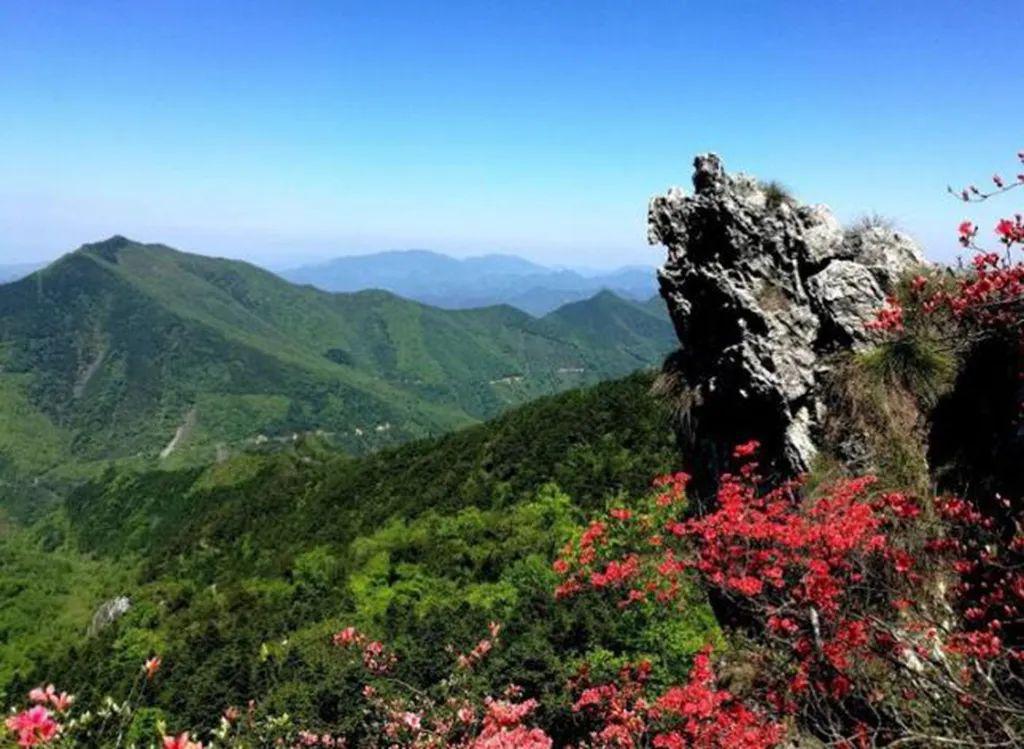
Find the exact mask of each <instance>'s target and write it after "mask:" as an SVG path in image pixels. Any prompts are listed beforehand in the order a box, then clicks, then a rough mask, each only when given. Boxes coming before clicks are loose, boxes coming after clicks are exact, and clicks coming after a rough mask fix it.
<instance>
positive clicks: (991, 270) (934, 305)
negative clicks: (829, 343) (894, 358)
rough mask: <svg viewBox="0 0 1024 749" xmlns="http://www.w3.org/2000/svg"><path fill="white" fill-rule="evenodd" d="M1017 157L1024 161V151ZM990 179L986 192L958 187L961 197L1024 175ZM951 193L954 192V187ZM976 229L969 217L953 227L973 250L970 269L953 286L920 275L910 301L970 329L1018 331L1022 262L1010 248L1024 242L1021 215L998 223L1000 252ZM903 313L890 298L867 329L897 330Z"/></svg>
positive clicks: (1023, 179) (1023, 296)
mask: <svg viewBox="0 0 1024 749" xmlns="http://www.w3.org/2000/svg"><path fill="white" fill-rule="evenodd" d="M1022 153H1024V152H1022ZM1017 157H1018V159H1019V160H1021V162H1022V163H1024V156H1022V154H1020V153H1019V154H1017ZM992 182H993V184H994V189H993V190H991V191H988V192H985V191H982V190H980V189H978V188H977V187H975V186H973V185H972V186H970V187H967V188H964V189H963V190H961V191H959V196H960V197H961V198H962V199H963V200H965V201H969V202H977V201H982V200H988V199H989V198H992V197H995V196H996V195H1000V194H1002V193H1005V192H1008V191H1010V190H1012V189H1015V188H1018V187H1020V186H1021V185H1024V174H1019V175H1017V179H1016V180H1014V181H1008V180H1004V179H1003V178H1002V177H1000V176H999V175H993V177H992ZM950 192H952V193H954V194H957V191H955V190H952V188H950ZM979 232H980V230H979V227H978V226H977V225H976V224H975V223H973V222H972V221H969V220H968V221H962V222H961V223H960V225H959V226H958V227H957V240H958V242H959V243H960V245H961V246H962V247H964V248H967V249H970V250H973V251H974V253H975V254H974V257H973V258H972V260H971V263H970V268H969V273H968V274H967V275H965V276H963V277H961V278H959V279H958V280H957V282H956V285H955V287H953V288H949V286H948V284H945V283H943V282H942V281H941V279H939V278H937V277H936V278H927V277H924V276H921V277H919V278H918V279H915V282H914V285H913V286H912V288H911V298H910V300H909V301H910V302H911V303H912V304H913V305H914V307H915V311H919V312H921V313H923V314H926V315H935V314H936V313H944V314H947V315H949V316H950V317H951V318H952V319H953V320H954V321H955V322H957V323H961V324H966V325H969V326H971V327H972V328H980V329H982V330H989V331H991V330H1010V331H1012V332H1013V333H1014V334H1016V335H1019V334H1020V333H1021V331H1022V325H1021V323H1022V314H1024V263H1022V262H1021V261H1020V260H1015V259H1014V258H1013V256H1012V253H1011V251H1012V249H1013V248H1015V247H1021V246H1024V216H1022V215H1021V214H1019V213H1018V214H1016V215H1015V216H1012V217H1009V218H1003V219H1000V220H999V221H998V222H997V223H996V225H995V227H994V234H995V237H996V238H997V240H998V242H999V243H1000V244H1001V245H1002V250H1001V251H998V252H997V251H994V250H991V249H986V248H984V247H982V246H980V245H979V244H978V235H979ZM903 313H904V310H903V308H902V307H901V305H900V303H899V302H896V301H895V300H890V301H889V303H888V304H887V305H886V306H885V307H884V308H883V309H882V310H880V311H879V312H878V319H877V320H876V321H875V322H874V323H872V325H871V327H873V328H877V329H881V330H888V331H893V332H897V333H898V332H901V331H902V330H903V324H902V318H903Z"/></svg>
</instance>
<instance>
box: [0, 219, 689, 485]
mask: <svg viewBox="0 0 1024 749" xmlns="http://www.w3.org/2000/svg"><path fill="white" fill-rule="evenodd" d="M674 342H675V337H674V335H673V333H672V330H671V326H670V324H669V323H668V321H667V317H666V316H665V314H664V312H663V311H661V312H660V313H659V311H658V310H656V309H653V310H652V309H650V308H647V307H645V306H644V305H642V304H637V303H633V302H630V301H626V300H623V299H620V298H618V297H616V296H614V295H612V294H608V293H604V294H599V295H598V296H597V297H595V298H593V299H591V300H587V301H584V302H580V303H577V304H573V305H569V306H567V307H565V308H562V309H560V310H557V311H555V312H553V313H551V314H550V315H548V316H546V317H544V318H541V319H535V318H532V317H530V316H529V315H527V314H525V313H523V312H521V311H519V310H517V309H514V308H512V307H507V306H497V307H488V308H482V309H469V310H442V309H438V308H434V307H429V306H426V305H423V304H420V303H416V302H412V301H408V300H405V299H402V298H400V297H397V296H394V295H392V294H390V293H387V292H382V291H366V292H358V293H352V294H332V293H327V292H323V291H319V290H316V289H314V288H311V287H308V286H295V285H293V284H290V283H288V282H286V281H283V280H282V279H280V278H278V277H277V276H275V275H273V274H271V273H269V272H266V271H263V270H261V269H259V268H256V267H254V266H252V265H249V264H246V263H242V262H236V261H229V260H223V259H216V258H210V257H203V256H198V255H191V254H186V253H182V252H178V251H176V250H173V249H171V248H168V247H164V246H162V245H149V244H139V243H136V242H133V241H130V240H128V239H125V238H123V237H114V238H112V239H109V240H107V241H104V242H100V243H96V244H89V245H85V246H83V247H82V248H80V249H79V250H77V251H76V252H73V253H71V254H69V255H66V256H64V257H63V258H61V259H60V260H58V261H57V262H55V263H54V264H53V265H51V266H49V267H47V268H46V269H44V270H41V271H39V272H37V273H34V274H32V275H31V276H29V277H27V278H25V279H22V280H21V281H18V282H16V283H12V284H7V285H3V286H0V476H6V477H10V476H19V477H22V478H30V479H38V478H39V477H40V476H47V475H59V476H67V475H69V474H72V475H73V474H76V473H81V472H82V471H83V470H86V469H87V468H88V466H89V465H90V464H93V463H102V462H105V461H109V460H120V461H129V462H135V463H140V464H145V465H157V464H158V465H162V466H164V467H173V466H175V465H183V464H190V463H196V462H208V461H211V460H214V459H219V460H223V459H224V458H226V457H227V456H228V455H230V454H233V453H237V452H239V451H242V450H253V449H258V448H259V447H260V446H261V445H269V446H274V445H280V444H284V443H287V442H288V441H291V440H294V439H296V438H297V437H298V435H300V434H303V433H310V432H319V433H320V436H321V437H322V438H323V439H324V440H326V441H327V442H329V443H330V444H332V445H335V446H339V447H341V448H343V449H344V450H346V451H348V452H350V453H353V454H361V453H365V452H368V451H371V450H374V449H378V448H380V447H383V446H387V445H392V444H397V443H400V442H403V441H406V440H409V439H413V438H419V437H426V436H430V435H436V434H439V433H443V432H446V431H449V430H451V429H454V428H457V427H461V426H465V425H468V424H471V423H474V422H477V421H480V420H482V419H486V418H489V417H491V416H494V415H495V414H497V413H500V412H501V411H502V410H504V409H505V408H507V407H509V406H511V405H515V404H518V403H522V402H525V401H527V400H530V399H532V398H535V397H537V396H540V395H543V394H548V393H553V392H557V391H560V390H564V389H566V388H571V387H576V386H579V385H585V384H589V383H593V382H597V381H600V380H605V379H608V378H611V377H615V376H621V375H623V374H626V373H628V372H630V371H633V370H635V369H638V368H643V367H649V366H652V365H655V364H658V363H660V361H661V359H662V358H663V356H664V354H665V353H666V352H667V351H669V350H670V349H671V348H672V347H673V346H674ZM89 470H91V469H89Z"/></svg>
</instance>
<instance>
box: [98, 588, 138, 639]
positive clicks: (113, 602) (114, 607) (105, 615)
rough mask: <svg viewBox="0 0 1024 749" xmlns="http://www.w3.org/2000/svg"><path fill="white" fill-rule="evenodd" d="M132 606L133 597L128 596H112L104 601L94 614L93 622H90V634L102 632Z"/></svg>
mask: <svg viewBox="0 0 1024 749" xmlns="http://www.w3.org/2000/svg"><path fill="white" fill-rule="evenodd" d="M131 607H132V602H131V599H129V598H128V597H127V596H118V597H117V598H111V599H110V600H109V601H104V602H103V603H102V604H100V606H99V608H97V609H96V611H95V613H94V614H93V615H92V622H91V623H90V624H89V635H90V636H92V635H95V634H97V633H98V632H102V631H103V630H104V629H106V628H107V627H109V626H110V625H111V624H113V623H114V622H116V621H117V620H118V619H120V618H121V617H122V616H124V615H125V614H127V613H128V610H129V609H130V608H131Z"/></svg>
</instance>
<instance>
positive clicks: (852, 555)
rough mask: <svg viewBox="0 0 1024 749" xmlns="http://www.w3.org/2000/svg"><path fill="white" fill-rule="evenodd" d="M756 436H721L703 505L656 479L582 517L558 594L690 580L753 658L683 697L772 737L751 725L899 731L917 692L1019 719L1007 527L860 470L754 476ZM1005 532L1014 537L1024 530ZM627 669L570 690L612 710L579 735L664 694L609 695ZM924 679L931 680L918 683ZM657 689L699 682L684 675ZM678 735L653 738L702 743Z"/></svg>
mask: <svg viewBox="0 0 1024 749" xmlns="http://www.w3.org/2000/svg"><path fill="white" fill-rule="evenodd" d="M756 450H757V445H756V443H748V444H745V445H742V446H740V447H739V448H737V449H736V451H735V456H736V458H737V459H738V460H739V461H740V465H739V466H738V470H737V472H736V473H735V474H729V475H724V476H722V477H721V480H720V484H719V490H718V493H717V498H716V499H717V501H716V503H715V505H714V507H713V509H710V510H709V511H707V512H706V513H705V514H703V515H697V516H692V515H688V513H687V510H686V505H685V503H683V502H675V501H674V502H670V503H666V502H664V501H663V499H662V498H661V495H657V498H656V499H655V500H654V501H650V500H648V501H647V502H645V503H643V504H641V505H640V506H638V507H637V508H634V509H632V510H631V511H630V512H629V513H628V514H624V513H622V512H621V508H617V509H616V510H615V511H613V512H612V513H610V514H609V518H608V519H607V520H605V521H595V522H594V523H592V524H591V525H590V527H589V528H588V530H587V531H586V532H584V533H583V534H582V535H581V537H580V538H579V539H578V540H577V541H576V542H575V543H574V544H571V545H570V546H569V547H567V548H566V549H565V550H564V551H563V554H562V556H561V557H560V558H559V560H558V562H556V566H555V569H556V570H557V571H558V572H559V573H560V574H561V575H562V577H563V580H562V582H561V584H560V586H559V591H560V593H561V594H562V595H581V594H583V593H584V592H587V591H589V592H592V593H597V594H601V595H607V594H608V593H609V592H611V593H612V595H614V596H615V597H616V599H617V600H618V601H619V603H620V605H622V606H632V605H636V604H638V603H641V602H650V603H652V604H655V605H666V604H671V605H675V602H676V601H677V600H678V597H679V596H678V594H679V591H681V590H683V589H684V582H685V581H686V579H697V580H699V581H700V582H701V583H702V584H703V586H704V587H705V588H706V589H707V590H708V591H709V595H710V597H711V600H712V604H713V605H715V604H716V602H717V605H716V610H717V611H718V612H719V620H720V621H721V622H722V623H723V624H726V625H728V626H732V627H734V628H735V629H736V630H738V631H740V632H743V633H744V637H745V639H746V640H747V641H748V642H749V653H748V657H749V662H750V663H751V664H756V667H757V668H756V675H755V676H754V678H753V679H752V680H751V681H750V683H749V684H748V689H747V694H746V696H745V697H744V699H745V700H747V701H746V702H742V701H740V702H737V701H736V697H735V696H734V695H732V694H729V693H725V694H719V695H718V696H717V697H709V696H707V695H704V700H703V701H701V703H700V704H713V703H714V702H715V700H716V699H719V698H720V699H721V700H722V701H723V703H728V704H733V705H741V706H742V705H745V704H747V705H756V706H758V707H757V708H756V709H753V708H749V707H745V708H744V709H743V710H742V711H738V712H735V715H737V716H742V718H743V720H740V719H739V718H737V721H738V724H739V725H743V726H745V728H744V730H747V729H751V727H750V726H749V725H747V723H746V722H745V721H746V720H747V719H748V718H750V719H751V720H753V718H751V716H752V715H753V716H756V721H755V724H756V725H757V726H760V727H761V728H763V729H765V731H764V732H763V733H762V734H761V735H763V736H768V737H772V736H775V735H776V734H775V733H774V732H773V730H768V729H769V728H770V727H772V726H775V725H777V724H779V723H781V722H782V721H785V720H787V719H789V718H792V717H795V716H800V717H801V719H802V720H804V721H806V722H808V723H809V724H811V726H812V730H814V731H815V732H816V733H819V734H820V735H822V736H823V737H825V738H828V739H829V740H833V741H845V740H847V739H849V738H850V737H851V736H856V735H858V734H860V733H863V732H864V731H869V732H871V733H873V734H874V733H878V732H881V733H883V734H884V733H885V732H887V731H888V732H890V736H893V735H900V731H904V730H906V726H903V725H900V723H901V721H904V720H906V718H904V717H902V716H905V715H911V716H912V715H916V714H917V713H916V708H914V709H908V705H907V702H908V700H909V701H914V700H916V701H917V702H920V701H921V700H922V697H921V696H920V695H927V697H928V699H929V700H930V701H932V702H933V703H935V704H933V705H932V709H942V710H948V711H951V712H955V710H957V709H960V710H961V711H962V710H963V709H964V705H965V704H971V705H974V706H975V707H974V708H973V709H974V710H977V707H976V706H977V705H978V704H988V705H990V706H994V707H993V715H996V717H994V718H992V722H993V723H994V724H997V725H998V726H999V727H998V728H996V729H991V727H989V728H987V729H986V730H992V731H993V732H994V735H1012V731H1013V730H1014V729H1011V728H1010V727H1008V726H1007V725H1005V724H1003V723H1001V722H1000V721H1001V720H1002V717H1000V716H999V715H998V713H999V711H1003V710H1005V711H1006V712H1007V713H1010V714H1013V715H1017V712H1019V713H1020V714H1021V716H1022V717H1024V710H1021V709H1020V706H1019V705H1018V704H1017V702H1016V697H1015V696H1012V690H1009V691H1008V690H1007V687H1006V685H1007V684H1016V683H1017V680H1018V679H1019V674H1017V672H1016V669H1017V664H1018V663H1019V662H1020V661H1021V658H1022V650H1021V638H1020V636H1019V633H1016V634H1014V636H1013V637H1010V636H1008V631H1009V630H1014V632H1016V629H1017V627H1018V626H1019V625H1017V624H1016V622H1018V621H1019V620H1020V612H1021V610H1020V608H1019V607H1020V606H1021V605H1024V565H1022V564H1021V561H1022V560H1021V558H1020V557H1019V553H1018V552H1015V551H1014V550H1013V549H1014V546H1015V545H1017V544H1018V542H1017V541H1016V540H1015V541H1014V542H1013V544H1011V548H1010V549H1008V550H1006V551H1001V550H1000V549H999V546H998V535H997V533H996V531H997V530H998V529H997V528H996V525H997V524H996V523H994V522H993V520H992V518H991V517H989V516H987V515H986V514H985V513H983V512H981V511H979V510H978V509H977V508H976V507H974V506H973V505H971V504H970V503H968V502H966V501H965V500H962V499H958V498H938V499H935V500H933V501H932V500H930V501H929V502H927V503H923V502H922V501H920V500H919V499H918V498H917V497H914V496H912V495H909V494H907V493H904V492H877V491H876V490H875V486H876V481H875V479H874V478H873V477H870V476H867V477H859V478H851V479H845V480H841V481H839V482H837V483H835V484H833V485H832V486H830V487H828V488H827V489H826V490H822V491H820V492H819V493H818V494H815V495H813V496H808V494H807V492H806V491H805V490H804V487H803V484H802V482H801V481H799V480H797V481H790V482H786V483H784V484H782V485H781V486H778V487H776V488H774V489H771V490H768V491H763V490H762V489H761V488H760V487H761V485H762V484H763V479H762V477H760V476H759V475H758V470H757V463H756V461H755V460H754V458H755V457H756ZM665 483H666V481H665V480H662V481H659V482H658V484H659V486H660V485H663V484H665ZM1019 520H1021V521H1024V517H1022V518H1020V519H1019ZM1018 527H1022V528H1024V524H1020V523H1018ZM598 528H600V529H601V532H600V533H598V532H596V531H595V529H598ZM1019 546H1020V547H1021V548H1022V549H1024V535H1021V537H1020V542H1019ZM950 612H956V613H957V615H956V616H951V615H950ZM1011 623H1013V624H1011ZM707 669H708V666H707V661H706V660H703V659H702V660H700V661H699V662H698V667H697V668H695V672H694V673H695V676H696V677H699V678H697V683H698V684H701V685H703V686H704V687H705V688H706V687H707V686H708V684H709V681H708V676H707V675H708V673H710V672H709V671H708V670H707ZM979 672H980V673H984V674H985V676H984V678H979V677H978V676H977V674H978V673H979ZM693 679H694V677H693V676H691V682H692V681H693ZM637 682H638V680H637V679H636V678H631V679H628V680H627V679H621V680H620V684H619V685H618V686H617V687H609V686H605V687H603V688H602V689H601V690H599V691H596V692H595V691H588V692H585V693H584V696H583V697H582V698H581V704H583V705H589V704H591V703H598V704H601V705H607V706H610V707H615V708H616V709H614V710H609V709H605V710H604V712H603V713H602V715H603V716H604V717H605V718H606V724H605V727H604V729H601V730H602V731H607V732H608V733H607V734H605V733H602V732H601V731H598V732H597V733H596V734H595V735H596V736H605V739H602V740H603V741H605V743H604V744H600V743H599V744H595V745H596V746H619V745H622V746H627V745H629V746H631V744H613V743H611V740H610V739H608V738H607V737H608V736H613V735H618V734H621V733H622V732H623V731H625V728H624V726H630V727H631V728H630V730H633V729H637V728H638V727H641V726H642V727H643V728H644V730H645V731H646V730H649V729H648V728H647V723H646V721H647V720H648V719H649V718H650V715H649V713H648V711H647V709H646V708H647V707H648V706H650V705H654V706H657V705H659V704H660V705H661V707H664V705H663V704H662V703H658V702H657V701H655V702H650V701H647V702H645V703H644V709H643V710H638V708H637V703H636V700H635V699H632V697H631V698H630V699H625V701H623V694H630V695H632V694H634V693H635V691H636V687H635V685H636V683H637ZM936 682H939V683H943V684H947V685H948V688H947V689H944V690H936V689H935V688H934V684H935V683H936ZM624 684H629V685H630V689H629V690H625V691H624V689H623V685H624ZM692 686H693V684H691V687H692ZM631 690H632V691H631ZM671 693H672V694H675V695H676V696H677V697H678V696H682V695H690V696H691V697H692V696H693V695H695V694H700V692H699V691H698V690H696V689H694V688H690V689H689V690H687V689H685V688H680V689H679V690H677V691H674V692H671ZM912 695H917V696H915V697H914V700H911V696H912ZM709 700H710V702H708V701H709ZM950 700H952V702H953V704H952V705H948V704H947V703H948V702H949V701H950ZM939 705H941V708H940V707H938V706H939ZM626 706H628V709H627V707H626ZM687 709H688V711H690V713H689V714H692V712H693V711H694V710H696V708H693V707H690V708H687ZM737 710H738V708H737ZM717 714H730V713H729V712H728V711H723V710H721V709H718V710H717ZM638 716H639V717H638ZM893 716H900V717H893ZM961 716H962V717H963V718H964V720H965V721H967V720H968V717H967V716H965V715H963V713H961ZM641 718H643V719H642V720H641ZM970 719H971V720H975V718H974V717H973V716H972V717H971V718H970ZM723 730H724V729H723ZM751 730H753V729H751ZM1000 731H1004V733H1002V734H1000V733H999V732H1000ZM631 735H632V734H631ZM666 741H667V739H666ZM672 741H675V739H673V740H672ZM680 741H683V742H684V743H678V742H677V743H665V744H663V745H664V746H666V747H671V746H702V745H707V746H718V744H715V743H714V742H713V741H712V742H711V743H706V744H699V743H695V739H694V738H693V737H692V736H691V737H690V738H685V739H680ZM686 741H689V742H690V743H685V742H686ZM726 745H728V744H723V746H726ZM737 745H739V746H748V745H749V746H771V745H773V744H772V743H770V742H769V743H763V744H758V743H749V744H737Z"/></svg>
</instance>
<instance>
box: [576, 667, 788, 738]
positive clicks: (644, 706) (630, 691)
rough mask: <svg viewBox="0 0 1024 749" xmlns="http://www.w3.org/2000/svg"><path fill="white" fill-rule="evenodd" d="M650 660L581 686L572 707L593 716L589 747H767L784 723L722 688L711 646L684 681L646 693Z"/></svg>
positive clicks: (781, 729) (780, 736) (780, 730)
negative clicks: (615, 676) (610, 679)
mask: <svg viewBox="0 0 1024 749" xmlns="http://www.w3.org/2000/svg"><path fill="white" fill-rule="evenodd" d="M649 673H650V665H649V664H648V663H646V662H641V663H640V664H637V665H635V666H630V667H626V668H624V669H623V670H622V671H621V672H620V674H619V678H618V681H617V682H613V683H608V684H601V685H598V686H589V687H587V688H585V689H583V690H582V692H581V693H580V695H579V697H578V699H577V700H576V702H575V704H574V705H573V710H574V711H575V712H577V713H581V714H583V715H585V716H587V717H589V718H590V719H592V720H595V721H596V723H597V725H598V728H596V729H595V730H594V731H593V732H592V733H591V734H590V740H589V741H588V742H587V744H586V747H588V748H589V749H625V748H631V747H641V746H652V747H655V748H656V749H684V748H685V749H732V747H743V748H744V749H769V748H770V747H774V746H777V745H778V744H779V743H780V742H781V741H782V739H783V738H784V736H785V729H784V727H783V726H782V725H781V724H779V723H776V722H773V721H771V720H769V719H768V718H767V717H766V716H765V715H764V714H763V713H760V712H758V711H755V710H753V709H751V708H750V707H748V706H747V705H745V704H744V703H743V702H742V701H740V700H738V699H737V698H736V697H735V696H734V695H732V694H731V693H730V692H729V691H727V690H725V689H720V688H719V687H718V686H717V683H716V681H717V680H716V676H715V672H714V669H713V668H712V664H711V649H710V648H705V649H704V650H702V651H701V652H700V653H698V654H697V656H696V658H695V659H694V663H693V668H692V670H691V671H690V677H689V680H688V681H687V683H686V684H684V685H681V686H674V687H671V688H669V689H668V690H667V691H665V692H663V693H662V694H660V695H658V696H653V697H652V696H650V695H649V694H648V691H649V684H648V676H649Z"/></svg>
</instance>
